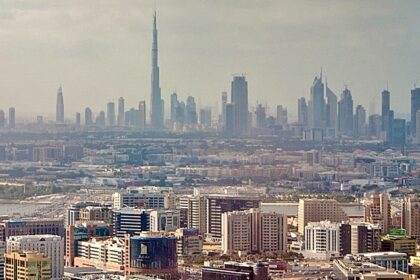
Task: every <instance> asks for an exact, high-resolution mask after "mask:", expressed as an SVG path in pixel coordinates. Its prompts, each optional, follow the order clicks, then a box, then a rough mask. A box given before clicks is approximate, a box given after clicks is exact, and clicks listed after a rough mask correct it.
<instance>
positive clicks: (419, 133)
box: [414, 110, 420, 145]
mask: <svg viewBox="0 0 420 280" xmlns="http://www.w3.org/2000/svg"><path fill="white" fill-rule="evenodd" d="M416 126H417V127H416V133H415V134H414V135H415V136H416V138H415V144H417V145H420V110H417V113H416Z"/></svg>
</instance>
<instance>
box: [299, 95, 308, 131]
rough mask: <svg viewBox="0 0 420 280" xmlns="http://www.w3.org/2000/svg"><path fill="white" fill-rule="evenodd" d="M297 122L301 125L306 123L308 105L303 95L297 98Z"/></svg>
mask: <svg viewBox="0 0 420 280" xmlns="http://www.w3.org/2000/svg"><path fill="white" fill-rule="evenodd" d="M298 123H299V124H302V125H307V124H308V105H307V104H306V99H305V97H301V98H299V100H298Z"/></svg>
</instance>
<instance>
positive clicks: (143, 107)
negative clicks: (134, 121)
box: [139, 100, 146, 130]
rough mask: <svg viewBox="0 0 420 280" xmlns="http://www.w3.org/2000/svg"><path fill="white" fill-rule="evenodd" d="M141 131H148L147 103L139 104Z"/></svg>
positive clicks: (141, 102)
mask: <svg viewBox="0 0 420 280" xmlns="http://www.w3.org/2000/svg"><path fill="white" fill-rule="evenodd" d="M139 129H140V130H145V129H146V101H144V100H143V101H140V102H139Z"/></svg>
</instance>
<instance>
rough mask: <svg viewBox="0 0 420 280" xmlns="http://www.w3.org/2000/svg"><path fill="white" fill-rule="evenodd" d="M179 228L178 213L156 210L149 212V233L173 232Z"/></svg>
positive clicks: (172, 210) (171, 210) (176, 211)
mask: <svg viewBox="0 0 420 280" xmlns="http://www.w3.org/2000/svg"><path fill="white" fill-rule="evenodd" d="M178 228H180V211H179V210H176V209H170V210H165V209H156V210H153V211H151V212H150V227H149V231H153V232H157V231H175V230H177V229H178Z"/></svg>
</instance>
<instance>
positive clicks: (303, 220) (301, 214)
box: [298, 199, 349, 233]
mask: <svg viewBox="0 0 420 280" xmlns="http://www.w3.org/2000/svg"><path fill="white" fill-rule="evenodd" d="M348 219H349V218H348V216H347V214H346V212H344V210H343V209H342V208H341V207H340V206H339V204H338V202H337V201H336V200H334V199H300V200H299V205H298V232H300V233H304V230H305V226H306V225H307V224H308V223H309V222H320V221H325V220H329V221H331V222H333V223H339V222H343V221H347V220H348Z"/></svg>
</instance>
